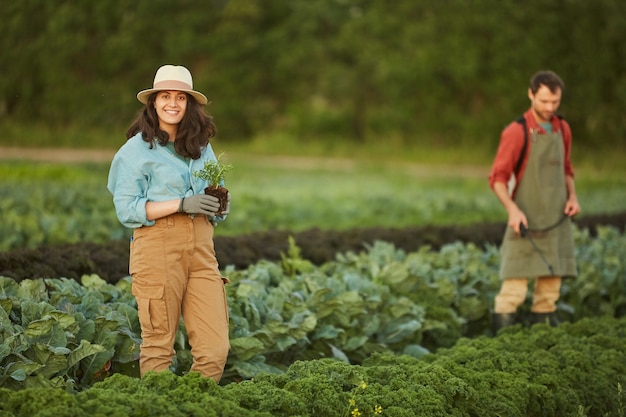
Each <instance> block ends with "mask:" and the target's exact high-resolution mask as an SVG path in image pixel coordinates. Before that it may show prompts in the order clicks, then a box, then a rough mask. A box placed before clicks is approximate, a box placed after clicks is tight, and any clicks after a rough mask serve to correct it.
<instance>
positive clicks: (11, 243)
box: [0, 156, 626, 276]
mask: <svg viewBox="0 0 626 417" xmlns="http://www.w3.org/2000/svg"><path fill="white" fill-rule="evenodd" d="M234 159H235V161H234V162H235V163H236V164H237V165H236V166H235V170H234V171H233V175H232V181H231V182H228V181H227V184H228V187H229V189H230V190H231V193H232V196H233V197H232V210H231V214H230V215H229V216H228V220H227V221H226V222H224V223H222V224H220V225H219V226H218V227H217V229H216V236H217V237H226V236H228V237H232V236H235V237H236V236H250V235H252V236H251V238H252V239H259V240H260V241H261V242H262V243H267V242H268V241H267V239H268V238H269V239H271V240H273V242H270V243H271V245H272V246H273V245H276V244H279V245H284V244H285V243H284V242H285V240H286V239H285V233H282V232H277V234H276V235H274V234H273V233H274V231H290V232H293V233H300V232H305V231H308V230H319V231H320V233H318V236H322V238H323V234H328V235H330V236H337V237H338V239H339V243H338V247H337V249H339V250H345V249H348V248H347V247H346V245H345V244H344V243H343V240H345V239H352V240H353V241H356V240H358V239H360V237H359V236H352V237H351V236H350V233H351V232H350V231H354V230H355V229H376V230H382V233H386V234H387V236H388V237H386V239H385V240H387V239H393V238H394V235H396V234H397V235H399V236H402V235H403V234H404V236H405V237H401V239H402V240H405V241H406V242H399V243H401V246H402V247H404V246H405V245H410V244H411V242H410V241H411V240H412V238H410V237H409V233H411V232H412V231H414V232H415V233H414V234H415V235H417V238H416V240H415V242H416V243H415V244H413V246H412V248H413V249H415V248H418V247H419V245H420V244H422V243H433V244H434V245H435V246H439V242H440V241H441V242H445V243H447V242H450V241H451V240H449V239H447V238H445V236H444V237H443V238H441V237H439V236H440V235H441V234H442V233H441V232H439V231H437V230H434V231H433V230H432V229H431V228H432V227H437V226H442V225H443V226H450V225H455V226H464V227H465V226H471V225H477V224H478V225H481V224H484V223H493V222H498V221H500V222H504V221H505V220H506V217H505V214H506V213H505V212H504V210H503V209H502V206H501V204H500V203H499V202H498V199H497V198H496V197H495V196H494V195H493V192H492V191H491V190H490V189H489V187H488V185H487V182H486V177H487V175H488V169H487V168H485V169H484V172H483V170H482V169H478V168H477V169H475V170H473V171H471V172H470V175H466V174H467V173H466V172H465V171H461V172H458V173H454V172H450V171H445V172H442V170H445V169H446V167H443V168H441V167H439V168H440V170H438V169H437V167H422V168H423V171H424V172H426V175H424V174H420V172H419V169H416V166H415V165H411V164H397V165H394V166H392V167H390V166H388V165H385V164H384V163H383V162H380V163H379V165H375V164H373V163H368V162H362V161H361V162H358V161H346V160H332V159H331V160H328V161H326V160H324V161H323V162H325V163H326V164H327V165H323V164H322V163H321V161H322V160H313V163H311V162H310V161H309V164H310V166H311V167H310V168H306V162H307V160H306V159H298V158H294V160H293V161H292V160H291V158H289V164H292V165H287V166H281V165H279V164H276V163H273V162H274V161H275V160H274V159H272V158H268V159H263V158H254V157H245V156H244V157H239V158H234ZM302 165H304V166H305V168H302V167H301V166H302ZM417 168H419V167H417ZM107 173H108V164H85V165H80V164H76V165H67V164H65V165H60V164H37V163H26V162H12V161H8V162H3V163H2V164H0V212H2V222H0V251H10V250H15V249H25V248H28V249H36V248H38V247H40V246H42V245H45V246H50V245H59V244H66V243H79V244H82V242H93V243H96V244H107V243H108V242H110V241H118V240H128V238H129V237H130V230H128V229H126V228H125V227H123V226H122V225H121V224H120V223H119V221H118V219H117V217H116V215H115V210H114V208H113V202H112V197H111V194H110V193H109V192H108V191H107V190H106V183H107ZM320 186H321V188H320ZM577 189H578V196H579V199H580V201H581V203H582V204H583V207H584V212H583V215H584V216H588V215H590V216H599V215H602V214H605V213H612V214H616V213H626V205H625V204H626V184H624V181H623V178H622V176H620V177H619V178H617V179H611V178H608V179H595V180H594V179H593V178H590V179H587V180H585V179H582V180H580V181H577ZM577 221H578V219H577ZM580 221H583V218H582V216H581V219H580ZM621 225H623V220H622V221H621ZM616 226H617V227H620V225H617V224H616ZM583 227H584V225H583ZM405 228H407V229H409V232H408V233H405V232H403V231H402V230H397V231H396V230H391V232H390V233H387V232H385V229H405ZM418 228H424V229H423V230H420V229H418ZM448 230H451V231H452V233H453V234H454V233H455V230H454V228H450V229H448ZM322 231H323V232H322ZM343 231H346V232H347V233H345V234H344V233H343ZM422 231H423V232H424V233H421V232H422ZM467 231H468V235H467V236H459V237H460V238H462V239H463V241H482V239H481V237H482V235H483V232H482V231H481V227H480V226H477V227H475V228H471V229H468V230H467ZM266 233H269V234H268V235H266ZM281 233H282V234H281ZM352 233H357V234H359V233H361V232H359V231H358V230H357V231H356V232H352ZM367 233H369V232H367ZM501 233H502V232H501V231H498V233H497V234H498V235H500V234H501ZM314 234H315V232H314V233H313V234H312V235H311V239H315V238H316V237H315V236H314ZM422 234H423V235H424V237H423V238H422V237H421V235H422ZM432 234H434V235H435V236H434V237H433V238H430V236H431V235H432ZM344 236H345V237H344ZM303 239H308V238H307V237H306V236H303ZM490 239H491V240H490V241H493V239H500V236H497V237H494V238H490ZM241 240H243V241H244V242H241ZM245 240H246V238H245V237H244V238H241V239H237V240H236V243H237V245H236V246H235V247H229V245H228V244H225V245H219V246H222V247H224V248H227V252H228V253H226V254H224V253H222V256H221V258H222V262H221V263H222V265H229V264H232V265H237V266H241V265H249V264H250V263H251V262H255V261H256V260H257V259H258V256H257V254H258V255H261V254H263V250H262V249H260V250H259V248H262V247H261V244H255V242H249V243H248V242H245ZM300 240H301V239H298V243H299V244H301V245H302V246H303V248H304V249H305V250H307V253H308V252H311V256H312V257H313V258H315V259H320V260H322V259H332V255H331V256H330V257H329V256H328V254H327V253H330V252H332V251H333V250H334V248H332V247H330V248H328V249H326V248H320V249H319V250H318V251H315V253H313V252H314V251H308V244H307V242H300ZM242 243H243V244H242ZM357 244H360V242H358V243H357ZM250 245H253V246H252V252H253V253H252V254H249V253H247V252H246V251H241V253H237V251H236V250H235V249H236V248H239V247H245V248H250V247H251V246H250ZM219 246H218V248H219ZM320 251H321V253H318V252H320ZM274 254H276V252H275V251H274ZM225 256H228V257H230V259H227V258H225ZM240 259H242V260H240ZM33 276H39V275H33Z"/></svg>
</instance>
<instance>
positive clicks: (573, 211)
mask: <svg viewBox="0 0 626 417" xmlns="http://www.w3.org/2000/svg"><path fill="white" fill-rule="evenodd" d="M564 213H565V214H566V215H568V216H569V217H572V216H575V215H577V214H578V213H580V204H578V199H577V198H575V197H574V198H571V197H570V198H569V199H568V200H567V201H566V202H565V210H564Z"/></svg>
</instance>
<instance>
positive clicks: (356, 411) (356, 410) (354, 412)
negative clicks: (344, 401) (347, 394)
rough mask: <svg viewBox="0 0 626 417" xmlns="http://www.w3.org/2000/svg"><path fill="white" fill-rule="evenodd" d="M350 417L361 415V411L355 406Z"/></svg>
mask: <svg viewBox="0 0 626 417" xmlns="http://www.w3.org/2000/svg"><path fill="white" fill-rule="evenodd" d="M350 414H352V417H359V416H360V415H361V412H360V411H359V409H358V408H355V409H354V410H352V413H350Z"/></svg>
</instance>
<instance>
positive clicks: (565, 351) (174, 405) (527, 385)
mask: <svg viewBox="0 0 626 417" xmlns="http://www.w3.org/2000/svg"><path fill="white" fill-rule="evenodd" d="M624 384H626V319H621V320H617V319H611V318H608V317H604V318H597V319H584V320H581V321H579V322H577V323H574V324H564V325H562V326H560V327H558V328H551V327H548V326H546V325H536V326H534V327H533V328H531V329H521V328H519V327H513V328H508V329H506V330H505V331H503V332H502V333H501V334H500V335H499V336H498V337H496V338H486V337H480V338H476V339H473V340H470V339H462V340H460V341H459V342H458V343H457V344H456V345H455V346H454V347H452V348H450V349H442V350H440V351H439V352H437V353H436V354H431V355H428V356H425V357H424V358H422V359H417V358H413V357H409V356H398V355H396V354H393V353H390V352H388V353H384V354H374V355H372V356H371V357H370V358H368V359H367V360H366V361H365V362H364V363H363V364H362V365H350V364H347V363H344V362H340V361H335V360H330V359H322V360H311V361H298V362H296V363H294V364H292V365H291V366H290V367H289V369H287V370H286V372H284V373H282V374H259V375H258V376H257V377H256V378H254V379H253V380H249V381H244V382H241V383H231V384H228V385H225V386H219V385H217V384H215V382H214V381H213V380H211V379H205V378H202V377H200V376H199V375H198V374H197V373H190V374H187V375H185V376H182V377H181V376H177V375H174V374H172V373H168V372H164V373H159V374H156V373H151V374H148V375H146V376H145V377H144V378H142V379H139V378H133V377H128V376H125V375H120V374H116V375H113V376H110V377H109V378H107V379H106V380H104V381H103V382H100V383H96V384H95V385H93V386H92V387H91V388H89V389H86V390H84V391H82V392H80V393H75V394H70V393H67V392H65V391H63V390H61V389H58V388H49V389H41V388H25V389H22V390H19V391H10V390H7V389H2V388H0V412H4V413H5V414H6V413H12V414H7V415H14V416H28V417H39V416H53V415H55V416H77V417H78V416H128V417H134V416H150V415H168V416H259V417H269V416H274V417H288V416H299V417H306V416H311V417H313V416H316V417H317V416H344V415H346V416H347V415H353V414H352V413H353V412H355V411H356V410H358V412H360V413H361V414H360V415H361V416H363V417H366V416H376V415H383V416H393V417H400V416H407V417H408V416H416V415H420V416H425V417H430V416H442V417H443V416H459V417H461V416H467V417H478V416H485V415H499V416H526V415H533V416H546V417H552V416H554V417H557V416H572V415H579V410H581V409H584V410H586V414H585V415H587V416H588V417H607V416H608V417H612V416H616V417H617V416H621V415H623V413H624V411H626V408H625V407H624V404H625V403H626V402H625V401H626V395H625V394H624V392H623V390H620V387H623V386H624ZM0 415H2V414H0Z"/></svg>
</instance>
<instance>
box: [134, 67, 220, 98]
mask: <svg viewBox="0 0 626 417" xmlns="http://www.w3.org/2000/svg"><path fill="white" fill-rule="evenodd" d="M170 90H171V91H184V92H185V93H188V94H191V95H192V96H193V97H194V98H195V99H196V100H198V103H200V104H203V105H204V104H207V103H208V102H209V100H207V98H206V96H205V95H204V94H202V93H200V92H198V91H195V90H194V89H193V79H192V78H191V72H189V70H188V69H187V68H185V67H183V66H182V65H163V66H162V67H161V68H159V69H158V70H157V72H156V75H155V76H154V82H153V83H152V88H149V89H147V90H142V91H140V92H138V93H137V100H139V101H141V102H142V103H143V104H147V103H148V97H149V96H150V94H152V93H154V92H155V91H170Z"/></svg>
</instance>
